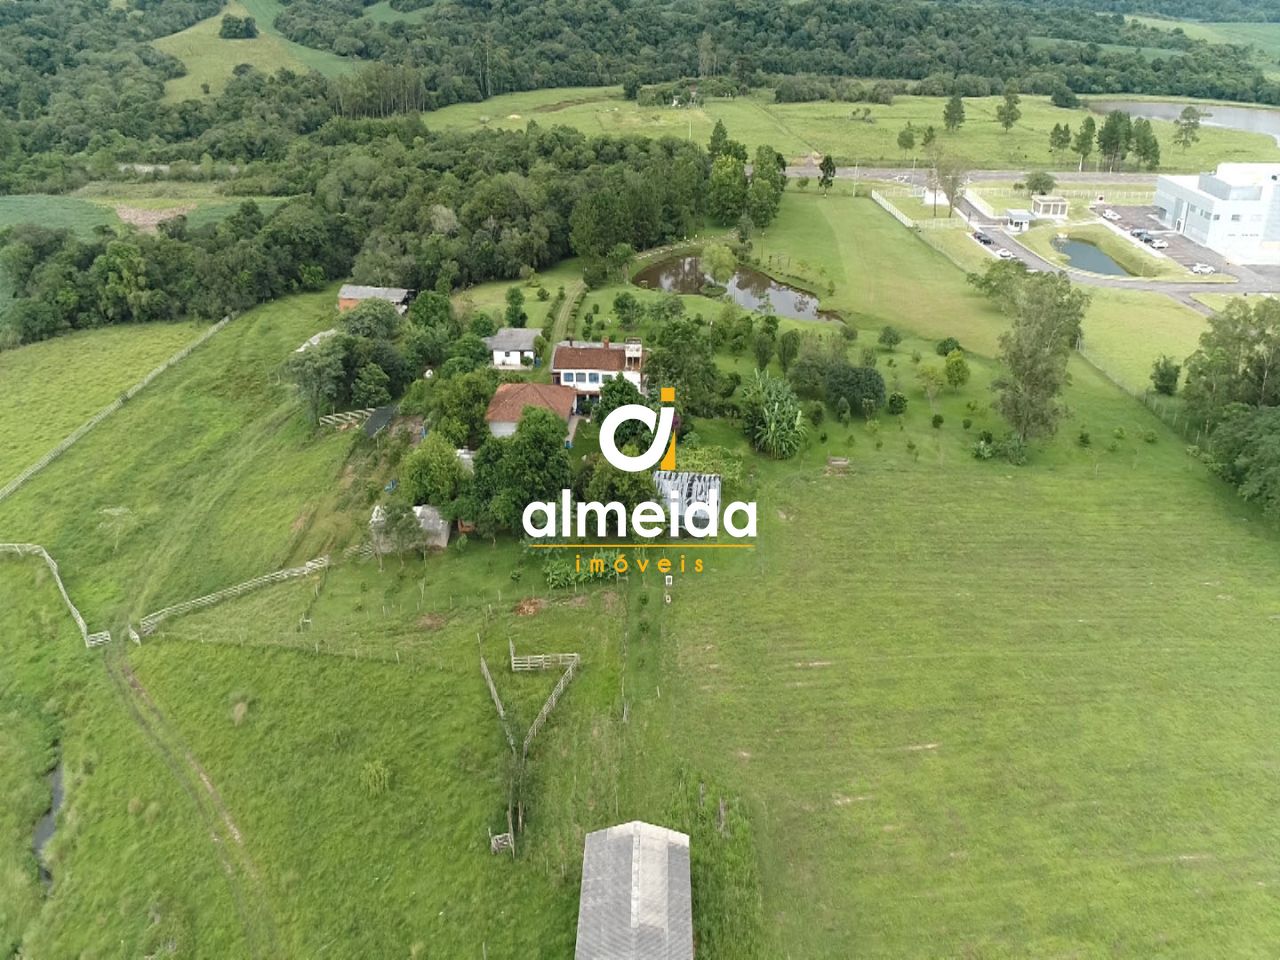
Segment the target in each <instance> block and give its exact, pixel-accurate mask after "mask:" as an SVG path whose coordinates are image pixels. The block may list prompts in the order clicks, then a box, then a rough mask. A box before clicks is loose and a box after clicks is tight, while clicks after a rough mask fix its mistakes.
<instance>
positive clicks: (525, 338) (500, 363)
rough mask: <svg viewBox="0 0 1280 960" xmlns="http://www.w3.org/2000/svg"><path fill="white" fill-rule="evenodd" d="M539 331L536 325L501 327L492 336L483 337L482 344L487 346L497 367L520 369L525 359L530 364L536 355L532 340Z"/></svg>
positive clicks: (535, 338) (500, 368)
mask: <svg viewBox="0 0 1280 960" xmlns="http://www.w3.org/2000/svg"><path fill="white" fill-rule="evenodd" d="M541 333H542V331H541V330H538V329H537V328H536V327H503V328H502V329H501V330H499V331H498V332H497V333H495V334H494V335H493V336H491V337H485V338H484V345H485V346H486V347H488V348H489V353H490V354H491V355H492V357H493V360H492V363H493V366H495V367H496V368H497V369H499V370H522V369H524V361H525V360H526V359H527V360H528V361H529V364H530V365H532V364H533V361H534V359H535V358H536V357H537V351H536V350H535V349H534V346H533V342H534V341H535V340H537V339H538V337H539V335H540V334H541Z"/></svg>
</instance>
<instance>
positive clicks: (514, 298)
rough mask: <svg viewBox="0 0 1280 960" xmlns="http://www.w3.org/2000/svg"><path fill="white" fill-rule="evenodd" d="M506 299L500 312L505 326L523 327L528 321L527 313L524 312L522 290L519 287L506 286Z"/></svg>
mask: <svg viewBox="0 0 1280 960" xmlns="http://www.w3.org/2000/svg"><path fill="white" fill-rule="evenodd" d="M506 301H507V307H506V310H504V311H503V314H502V320H503V323H504V325H505V326H508V327H523V326H524V325H525V324H526V323H528V322H529V315H528V314H527V313H525V312H524V292H523V291H522V290H521V289H520V288H519V287H507V294H506Z"/></svg>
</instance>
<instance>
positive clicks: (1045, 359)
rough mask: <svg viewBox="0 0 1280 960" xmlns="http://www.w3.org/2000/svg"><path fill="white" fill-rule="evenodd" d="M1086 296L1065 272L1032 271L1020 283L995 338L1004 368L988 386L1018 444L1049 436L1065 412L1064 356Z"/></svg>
mask: <svg viewBox="0 0 1280 960" xmlns="http://www.w3.org/2000/svg"><path fill="white" fill-rule="evenodd" d="M1088 303H1089V296H1088V294H1086V293H1085V292H1084V291H1082V290H1079V289H1076V288H1075V287H1073V286H1072V284H1071V281H1070V280H1068V279H1067V276H1066V274H1061V273H1059V274H1045V273H1041V274H1035V275H1034V276H1029V277H1026V278H1025V279H1024V280H1022V281H1021V284H1020V286H1019V289H1018V291H1017V295H1016V300H1015V303H1014V317H1013V326H1012V327H1011V328H1010V329H1009V330H1007V331H1005V332H1004V333H1002V334H1001V335H1000V338H999V344H1000V360H1001V363H1002V364H1003V366H1004V368H1005V370H1004V372H1003V373H1002V374H1001V375H1000V377H999V378H997V379H996V381H995V382H994V383H993V384H992V388H993V389H994V390H995V391H996V394H997V397H996V404H995V406H996V409H997V410H999V411H1000V414H1001V415H1002V416H1003V417H1004V418H1005V420H1007V421H1008V423H1009V426H1010V427H1011V428H1012V430H1013V433H1014V436H1016V437H1017V438H1018V439H1019V440H1021V441H1022V442H1024V443H1025V442H1029V441H1031V440H1034V439H1036V438H1038V437H1046V436H1052V434H1053V433H1054V432H1055V431H1056V430H1057V426H1058V421H1059V420H1061V419H1062V417H1063V416H1064V415H1065V413H1066V408H1065V407H1064V405H1063V404H1062V402H1061V400H1060V396H1061V394H1062V390H1063V388H1064V387H1065V386H1066V385H1067V384H1068V383H1070V382H1071V378H1070V376H1069V375H1068V373H1067V359H1068V357H1069V355H1070V352H1071V348H1072V345H1073V344H1074V343H1075V342H1076V341H1077V340H1078V339H1079V337H1080V322H1081V318H1082V317H1083V316H1084V311H1085V307H1086V306H1087V305H1088Z"/></svg>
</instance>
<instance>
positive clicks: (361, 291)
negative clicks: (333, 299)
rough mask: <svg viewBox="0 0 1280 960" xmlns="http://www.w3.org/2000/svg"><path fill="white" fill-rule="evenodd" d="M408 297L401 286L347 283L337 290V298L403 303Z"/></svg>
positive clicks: (406, 291) (407, 293) (407, 292)
mask: <svg viewBox="0 0 1280 960" xmlns="http://www.w3.org/2000/svg"><path fill="white" fill-rule="evenodd" d="M408 298H409V291H408V290H405V289H404V288H403V287H363V286H360V285H359V284H355V283H347V284H343V286H342V289H341V290H339V291H338V299H339V300H387V301H390V302H391V303H404V301H405V300H407V299H408Z"/></svg>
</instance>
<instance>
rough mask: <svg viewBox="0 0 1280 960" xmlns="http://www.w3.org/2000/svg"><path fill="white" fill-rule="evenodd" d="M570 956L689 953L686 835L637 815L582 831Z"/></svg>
mask: <svg viewBox="0 0 1280 960" xmlns="http://www.w3.org/2000/svg"><path fill="white" fill-rule="evenodd" d="M574 960H693V905H692V900H691V896H690V889H689V837H688V835H687V834H683V833H677V832H676V831H674V830H668V829H666V828H665V827H656V826H654V825H653V824H651V823H643V822H641V821H639V820H633V821H631V822H630V823H624V824H620V825H619V826H616V827H609V828H608V829H607V830H597V831H595V832H594V833H589V834H587V842H586V849H585V852H584V854H583V858H582V896H581V899H580V901H579V906H578V948H577V950H576V951H575V952H574Z"/></svg>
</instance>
